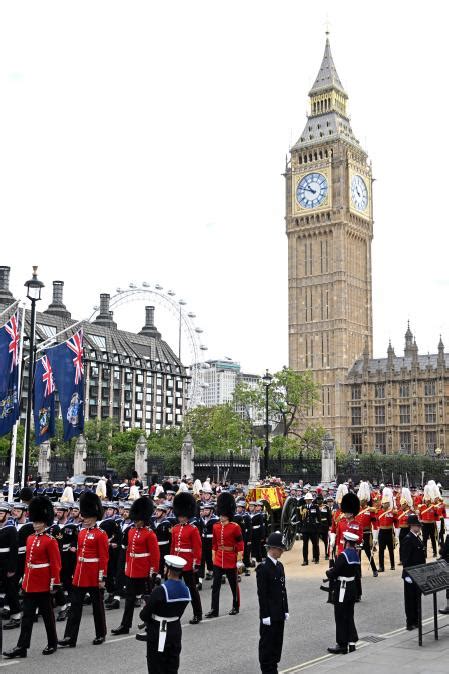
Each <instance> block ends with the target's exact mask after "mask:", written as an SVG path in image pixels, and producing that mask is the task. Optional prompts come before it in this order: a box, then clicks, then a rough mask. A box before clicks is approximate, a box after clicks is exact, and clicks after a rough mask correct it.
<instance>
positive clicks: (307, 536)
mask: <svg viewBox="0 0 449 674" xmlns="http://www.w3.org/2000/svg"><path fill="white" fill-rule="evenodd" d="M304 501H305V504H304V505H303V507H302V508H301V533H302V557H303V563H302V566H307V565H308V563H309V540H310V541H311V542H312V554H313V561H314V562H315V564H318V562H319V561H320V547H319V543H318V541H319V535H320V527H321V511H320V508H319V506H318V504H317V502H316V501H314V499H313V495H312V494H311V493H310V491H308V492H307V494H306V495H305V496H304Z"/></svg>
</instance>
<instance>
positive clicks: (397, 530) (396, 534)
mask: <svg viewBox="0 0 449 674" xmlns="http://www.w3.org/2000/svg"><path fill="white" fill-rule="evenodd" d="M400 531H401V530H400V529H395V530H394V535H395V536H396V538H397V539H398V540H399V532H400Z"/></svg>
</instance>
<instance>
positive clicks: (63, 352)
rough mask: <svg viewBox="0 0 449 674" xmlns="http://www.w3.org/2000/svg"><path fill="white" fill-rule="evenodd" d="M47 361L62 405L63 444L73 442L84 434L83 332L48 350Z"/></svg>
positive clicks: (80, 331)
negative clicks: (76, 437) (73, 439)
mask: <svg viewBox="0 0 449 674" xmlns="http://www.w3.org/2000/svg"><path fill="white" fill-rule="evenodd" d="M47 358H48V362H49V363H50V367H51V369H52V372H53V378H54V382H55V384H56V390H57V391H58V395H59V402H60V404H61V414H62V421H63V424H64V440H70V439H71V438H74V437H75V436H77V435H80V434H81V433H82V432H83V430H84V363H83V331H82V330H78V332H77V333H75V334H74V335H73V337H70V339H68V340H67V341H65V342H64V343H63V344H59V345H58V346H55V347H53V348H52V349H48V350H47Z"/></svg>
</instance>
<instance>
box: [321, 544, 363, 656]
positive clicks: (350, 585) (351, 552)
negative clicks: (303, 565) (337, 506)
mask: <svg viewBox="0 0 449 674" xmlns="http://www.w3.org/2000/svg"><path fill="white" fill-rule="evenodd" d="M343 538H344V540H345V548H344V550H343V552H342V553H341V554H340V555H338V557H337V559H336V560H335V564H334V566H333V567H332V568H331V569H328V570H327V571H326V575H327V577H328V578H329V580H332V581H334V584H335V590H334V593H333V594H334V597H333V603H334V615H335V630H336V642H337V645H336V646H335V647H332V648H328V649H327V650H328V651H329V653H334V654H336V653H342V654H345V653H347V652H348V647H349V651H350V652H352V651H355V644H356V642H357V641H358V639H359V637H358V634H357V629H356V626H355V622H354V605H355V602H356V601H357V597H358V585H357V581H358V579H359V578H360V557H359V553H358V551H357V550H356V548H355V546H356V544H357V543H358V541H359V537H358V535H357V534H355V533H353V532H351V531H345V532H344V534H343Z"/></svg>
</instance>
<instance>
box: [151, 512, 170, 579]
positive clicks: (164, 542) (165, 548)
mask: <svg viewBox="0 0 449 674" xmlns="http://www.w3.org/2000/svg"><path fill="white" fill-rule="evenodd" d="M169 508H171V503H170V504H168V505H167V504H158V505H157V506H156V508H155V511H154V515H153V516H152V518H151V528H152V529H153V531H154V533H155V534H156V538H157V543H158V545H159V559H160V561H159V573H160V575H161V576H162V574H163V572H164V557H165V555H168V554H169V552H170V544H171V528H172V527H173V526H174V524H175V523H176V522H175V523H174V522H173V520H172V519H170V518H169V517H167V512H168V510H169Z"/></svg>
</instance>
